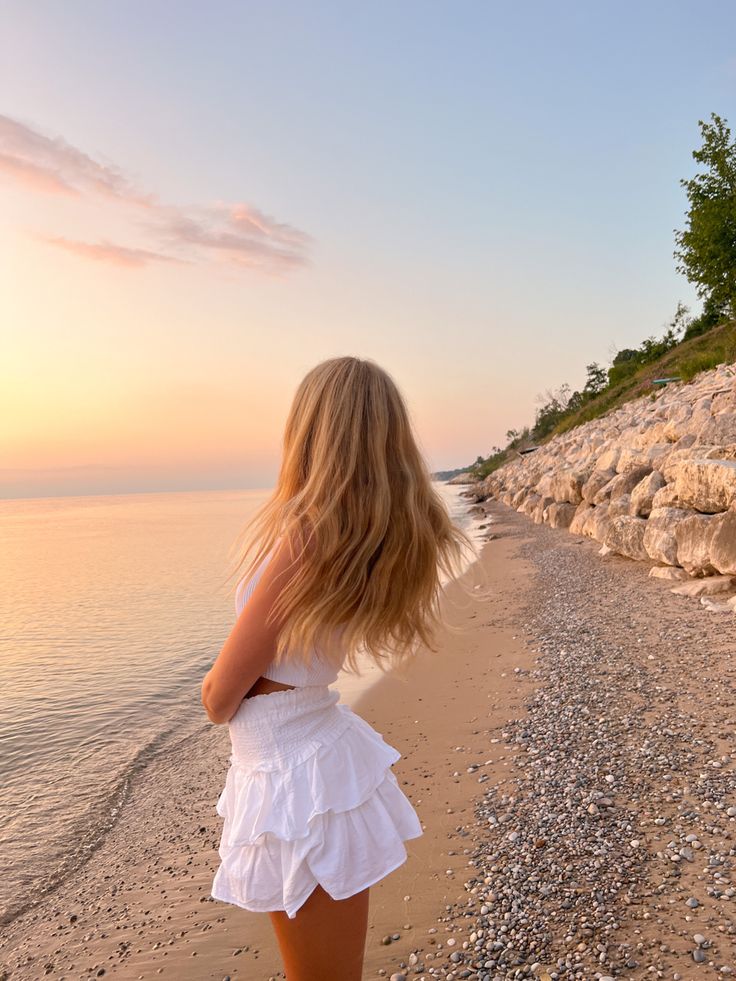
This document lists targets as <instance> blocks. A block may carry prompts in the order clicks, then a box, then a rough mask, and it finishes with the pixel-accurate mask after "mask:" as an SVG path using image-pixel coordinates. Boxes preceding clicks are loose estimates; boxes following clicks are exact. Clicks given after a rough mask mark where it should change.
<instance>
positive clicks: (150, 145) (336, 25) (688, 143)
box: [0, 0, 736, 497]
mask: <svg viewBox="0 0 736 981" xmlns="http://www.w3.org/2000/svg"><path fill="white" fill-rule="evenodd" d="M0 15H1V16H2V24H3V29H2V36H1V37H0V93H1V98H0V208H1V209H2V215H3V221H2V222H1V223H0V331H1V332H2V336H1V337H0V350H1V351H2V357H0V375H1V376H2V377H1V378H0V496H2V497H36V496H54V495H63V494H100V493H121V492H133V491H135V492H137V491H157V490H189V489H192V490H196V489H218V488H223V489H224V488H232V489H236V488H248V487H269V486H271V485H272V484H273V482H274V480H275V477H276V474H277V471H278V465H279V459H280V451H281V436H282V431H283V425H284V421H285V419H286V414H287V412H288V408H289V404H290V401H291V398H292V396H293V393H294V391H295V389H296V386H297V385H298V383H299V381H300V380H301V378H302V377H303V376H304V374H305V373H306V372H307V371H308V370H309V369H310V368H311V367H313V365H315V364H316V363H317V362H319V361H321V360H323V359H325V358H329V357H334V356H338V355H346V354H350V355H356V356H358V357H362V358H370V359H372V360H374V361H376V362H377V363H378V364H380V365H381V366H382V367H384V368H385V369H386V370H388V371H389V372H390V373H391V375H392V376H393V378H394V379H395V381H396V382H397V384H398V386H399V388H400V389H401V391H402V392H403V394H404V396H405V398H406V401H407V404H408V406H409V411H410V413H411V416H412V420H413V423H414V427H415V431H416V433H417V438H418V440H419V443H420V446H421V448H422V450H423V452H424V454H425V456H426V458H427V461H428V463H429V465H430V467H431V469H433V470H439V469H449V468H454V467H460V466H464V465H467V464H469V463H471V462H473V461H474V460H475V458H476V457H477V456H478V455H479V454H480V455H486V454H487V453H488V452H490V450H491V448H492V447H494V446H496V445H505V442H506V438H505V434H506V432H507V430H509V429H512V428H519V427H521V426H523V425H525V424H528V423H533V421H534V415H535V411H536V408H537V406H538V404H539V401H538V399H539V396H540V395H542V394H543V393H544V392H546V391H549V390H554V389H556V388H558V387H559V386H560V385H561V384H563V383H569V384H570V385H571V386H572V387H573V388H577V387H581V386H582V385H583V384H584V382H585V366H586V365H587V364H589V363H590V362H592V361H597V362H599V363H600V364H602V365H604V366H607V365H608V364H610V361H611V360H612V358H613V356H614V354H615V352H616V351H617V350H619V349H621V348H624V347H631V346H636V345H638V344H639V343H640V342H641V341H642V340H643V339H644V338H645V337H647V336H649V335H651V334H657V335H659V334H661V333H662V332H663V331H664V329H665V325H666V323H667V322H668V320H670V319H671V317H672V315H673V314H674V311H675V308H676V306H677V303H678V301H683V302H685V303H687V304H688V305H689V306H690V307H691V308H692V310H693V312H696V311H697V310H698V308H699V304H698V301H697V298H696V296H695V293H694V291H693V289H692V287H691V286H690V284H688V283H687V281H686V280H685V279H684V278H683V277H682V276H681V275H680V274H678V273H677V271H676V264H675V260H674V259H673V256H672V252H673V248H674V236H673V232H674V229H676V228H682V227H683V225H684V215H685V210H686V199H685V195H684V191H683V189H682V187H681V186H680V183H679V182H680V179H681V178H682V177H687V176H689V175H691V174H692V173H693V172H694V167H695V164H694V161H693V160H692V157H691V153H692V150H693V149H694V148H695V147H696V146H698V145H699V129H698V120H699V119H707V118H708V117H709V116H710V113H711V112H717V113H718V114H720V115H722V116H725V117H726V118H727V119H728V120H729V121H730V123H731V124H732V126H733V127H736V5H734V4H733V3H732V2H731V0H723V2H713V0H693V2H682V0H680V2H678V0H669V2H666V3H665V2H646V0H644V2H642V0H638V2H628V0H615V2H613V0H612V2H589V0H585V2H583V0H580V2H566V0H557V2H555V3H551V2H534V0H529V2H524V3H519V4H508V3H501V2H496V0H484V2H469V0H458V2H455V3H450V2H443V3H439V2H435V0H421V2H419V0H402V2H400V3H396V2H395V0H392V2H385V0H374V2H371V3H359V2H353V0H349V2H345V0H342V2H339V3H338V2H334V3H328V2H322V0H310V2H309V3H303V2H278V0H268V2H266V0H262V2H241V0H238V2H235V0H208V2H206V3H205V2H204V0H199V2H189V0H177V2H173V0H125V2H123V0H117V2H116V0H110V2H107V3H99V2H98V0H71V2H70V0H34V2H33V3H28V2H27V0H0Z"/></svg>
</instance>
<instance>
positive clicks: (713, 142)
mask: <svg viewBox="0 0 736 981" xmlns="http://www.w3.org/2000/svg"><path fill="white" fill-rule="evenodd" d="M698 125H699V126H700V133H701V136H702V140H703V145H702V146H701V147H700V149H699V150H693V157H694V159H695V160H696V161H697V162H698V163H699V164H700V165H701V167H702V168H703V169H702V171H701V172H700V173H697V174H696V175H695V176H694V177H691V178H689V179H688V180H681V181H680V183H681V184H682V186H683V187H684V188H685V191H686V193H687V198H688V202H689V204H690V207H689V209H688V211H687V227H686V228H685V230H684V231H681V232H679V231H678V232H675V239H676V242H677V248H676V250H675V258H676V259H677V260H678V267H677V268H678V271H679V272H682V273H684V274H685V276H687V278H688V279H689V280H690V282H691V283H694V284H695V287H696V289H697V292H698V295H699V296H700V297H701V298H702V299H703V300H704V301H705V302H706V303H709V304H710V314H711V317H712V316H713V315H715V313H716V312H717V313H718V314H720V315H731V316H732V315H733V314H734V313H736V141H734V140H732V139H731V130H730V129H729V127H728V125H727V123H726V120H725V119H722V118H721V117H720V116H718V115H716V114H715V113H711V117H710V122H707V123H706V122H703V120H702V119H701V120H699V122H698ZM704 312H705V311H704Z"/></svg>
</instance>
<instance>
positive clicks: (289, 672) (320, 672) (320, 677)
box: [235, 553, 340, 688]
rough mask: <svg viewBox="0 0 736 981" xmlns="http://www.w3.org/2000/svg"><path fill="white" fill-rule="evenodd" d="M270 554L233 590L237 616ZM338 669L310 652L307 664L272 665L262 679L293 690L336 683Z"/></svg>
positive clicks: (301, 662) (314, 650) (293, 661)
mask: <svg viewBox="0 0 736 981" xmlns="http://www.w3.org/2000/svg"><path fill="white" fill-rule="evenodd" d="M271 554H273V553H270V554H269V555H267V556H266V557H265V559H263V561H262V562H261V564H260V565H259V566H258V567H257V569H256V571H255V572H254V573H253V575H252V576H251V578H250V579H248V580H247V581H246V580H245V579H241V580H240V582H239V583H238V587H237V589H236V590H235V612H236V613H237V615H238V616H240V614H241V613H242V611H243V607H244V606H245V604H246V603H247V602H248V600H249V599H250V597H251V595H252V594H253V590H254V589H255V588H256V583H257V582H258V580H259V579H260V578H261V575H262V574H263V570H264V569H265V568H266V565H267V563H268V560H269V559H270V558H271ZM339 670H340V668H339V666H336V665H334V664H332V663H330V662H328V661H326V660H324V659H323V658H321V657H320V655H319V651H318V650H316V649H314V648H313V650H312V657H311V658H310V659H309V661H308V662H304V661H302V659H301V658H296V659H295V658H289V659H288V660H287V661H284V662H282V663H281V664H275V663H272V664H271V665H270V667H268V668H267V669H266V670H265V671H264V672H263V677H264V678H268V679H269V680H270V681H279V682H281V684H282V685H294V687H295V688H307V687H309V686H311V685H331V684H332V683H333V682H334V681H337V675H338V672H339Z"/></svg>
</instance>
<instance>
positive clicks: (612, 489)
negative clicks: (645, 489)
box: [593, 465, 652, 504]
mask: <svg viewBox="0 0 736 981" xmlns="http://www.w3.org/2000/svg"><path fill="white" fill-rule="evenodd" d="M651 470H652V468H651V467H650V466H648V465H646V466H637V467H632V468H631V469H630V470H626V471H625V472H624V473H620V474H617V475H616V476H615V477H614V478H613V479H612V480H609V481H608V483H607V484H605V485H604V486H603V487H601V489H600V490H599V491H598V493H597V494H596V495H595V497H594V498H593V503H594V504H603V503H605V502H606V501H615V500H616V498H617V497H620V496H621V494H630V493H631V491H632V490H633V489H634V488H635V487H636V485H637V484H638V483H639V481H640V480H643V479H644V477H646V476H647V474H649V473H651Z"/></svg>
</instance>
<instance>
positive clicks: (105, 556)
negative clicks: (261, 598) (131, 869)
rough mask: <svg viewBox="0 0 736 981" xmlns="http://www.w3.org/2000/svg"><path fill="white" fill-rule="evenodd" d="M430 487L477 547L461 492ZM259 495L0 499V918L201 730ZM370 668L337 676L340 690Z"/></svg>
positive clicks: (58, 875)
mask: <svg viewBox="0 0 736 981" xmlns="http://www.w3.org/2000/svg"><path fill="white" fill-rule="evenodd" d="M436 486H437V489H438V490H439V491H440V493H441V494H442V496H443V498H444V500H445V502H446V504H447V507H448V510H449V511H450V514H451V515H452V517H453V518H454V520H455V521H456V522H457V523H458V524H459V525H460V526H461V527H463V528H465V529H466V530H467V531H470V532H471V533H472V534H473V536H474V538H475V540H476V541H477V540H478V533H477V529H476V528H475V523H474V521H473V519H472V518H471V516H470V514H469V513H468V508H467V502H466V501H465V499H464V498H462V497H460V490H461V489H462V488H459V487H457V486H454V487H453V486H451V485H448V484H441V483H438V484H437V485H436ZM269 493H270V491H269V490H248V491H195V492H179V493H151V494H119V495H104V496H99V497H91V496H90V497H60V498H38V499H25V500H9V501H0V555H1V556H2V590H0V624H1V626H0V924H2V923H4V922H8V921H9V920H10V919H12V917H13V916H15V915H17V914H18V913H19V912H20V911H21V910H23V909H25V908H26V907H27V906H28V905H29V903H30V902H32V901H33V900H35V899H37V898H38V896H39V895H41V894H42V893H43V892H45V891H46V890H48V889H49V888H51V887H52V886H53V885H54V884H55V883H56V882H58V881H59V880H60V879H62V878H64V877H65V876H67V875H70V874H72V873H73V871H74V869H75V868H77V867H78V866H79V865H80V864H81V863H82V862H84V860H85V857H86V856H87V855H88V854H89V853H90V851H91V850H92V849H94V848H95V847H96V845H97V843H98V842H99V840H100V838H101V836H103V835H104V834H105V832H106V831H107V830H108V829H109V828H110V826H111V825H112V824H113V823H114V821H115V818H116V815H117V813H118V812H119V809H120V807H121V806H122V804H123V802H124V800H125V798H126V795H127V793H128V791H129V788H130V786H131V781H133V780H135V777H136V774H137V773H138V772H139V771H140V770H141V769H142V768H143V767H144V766H145V765H146V762H147V761H148V760H150V759H151V757H152V756H153V755H154V754H156V753H158V752H161V751H163V750H164V749H165V748H166V746H167V745H168V744H170V742H171V741H172V740H179V739H180V738H182V737H183V736H186V735H189V734H191V733H194V732H195V731H197V730H199V729H202V728H204V727H205V726H208V725H210V723H209V721H208V720H207V717H206V716H205V714H204V710H203V708H202V706H201V703H200V685H201V681H202V678H203V676H204V674H205V673H206V671H207V670H208V669H209V667H210V666H211V664H212V662H213V661H214V659H215V657H216V656H217V654H218V652H219V650H220V649H221V647H222V644H223V643H224V641H225V639H226V637H227V636H228V633H229V631H230V629H231V627H232V624H233V623H234V619H235V609H234V598H233V595H232V593H231V592H230V591H229V583H225V578H226V576H227V574H228V572H229V571H230V568H231V566H230V555H229V553H230V549H231V547H232V545H233V542H234V540H235V537H236V535H237V533H238V531H239V530H240V528H241V527H242V526H243V524H244V523H245V521H246V520H247V518H248V516H249V515H250V514H251V513H253V511H254V510H255V509H256V508H257V507H258V506H259V505H260V504H261V503H262V502H263V501H264V500H265V499H266V497H267V496H268V494H269ZM378 674H379V672H378V671H377V669H375V670H374V671H373V672H370V671H369V672H368V673H367V674H366V675H365V676H363V677H361V678H356V677H355V676H354V675H344V676H343V677H342V678H341V679H340V681H339V682H338V687H339V689H340V691H341V694H342V697H343V699H344V700H345V701H347V702H349V703H350V702H352V701H354V700H355V698H357V696H358V695H359V693H360V692H361V691H362V690H363V689H364V688H365V686H366V685H368V684H370V683H372V681H373V680H375V678H376V677H377V676H378Z"/></svg>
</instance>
